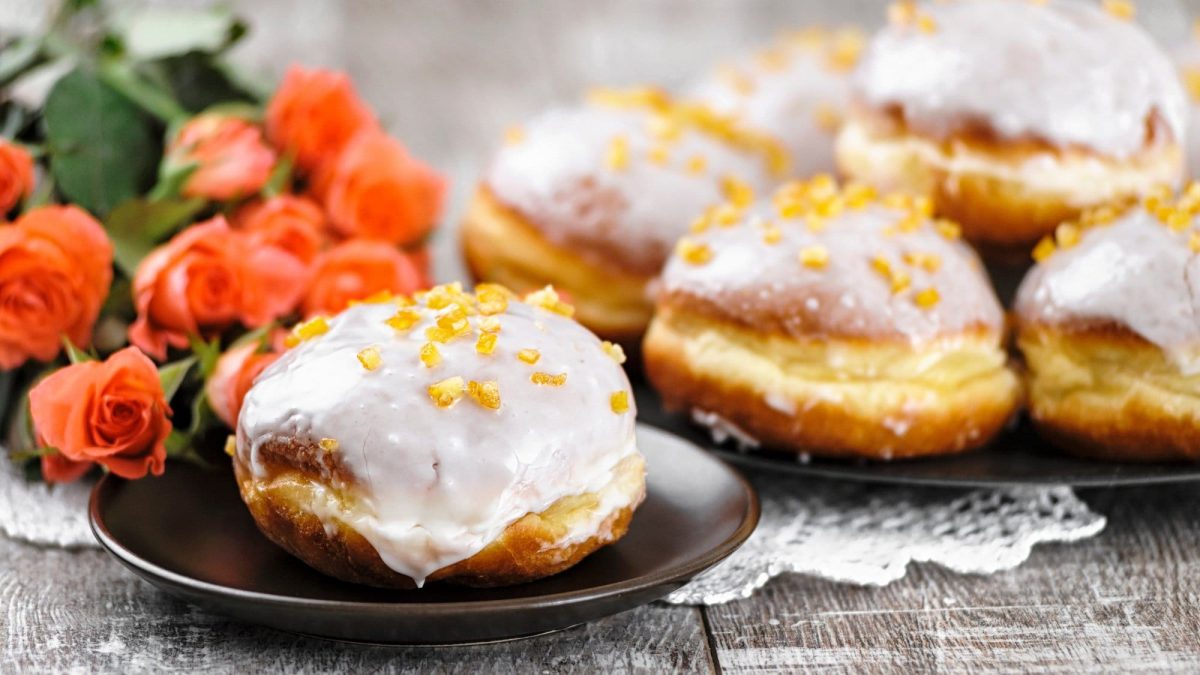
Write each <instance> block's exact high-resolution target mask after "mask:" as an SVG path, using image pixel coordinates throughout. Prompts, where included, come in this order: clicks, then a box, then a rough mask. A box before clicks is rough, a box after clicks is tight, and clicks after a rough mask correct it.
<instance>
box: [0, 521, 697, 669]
mask: <svg viewBox="0 0 1200 675" xmlns="http://www.w3.org/2000/svg"><path fill="white" fill-rule="evenodd" d="M0 561H2V562H0V641H2V647H0V654H2V656H0V671H4V672H47V671H64V670H78V671H86V672H96V671H118V672H147V671H165V670H172V671H184V672H190V671H198V670H205V671H211V672H230V673H233V672H247V671H248V670H253V671H261V672H293V671H304V672H364V671H386V672H423V673H424V672H446V673H455V672H464V673H473V672H487V673H507V672H530V671H537V672H543V671H552V672H559V671H566V670H584V671H593V672H634V671H656V672H662V671H679V670H684V671H694V672H706V671H711V670H712V663H711V662H710V660H709V651H708V649H707V647H706V643H705V639H704V629H703V627H702V625H701V620H700V613H699V610H697V609H693V608H688V607H668V606H650V607H643V608H641V609H637V610H633V611H630V612H626V613H624V614H620V615H618V616H614V617H611V618H609V619H605V620H602V621H597V622H595V623H592V624H589V625H587V626H581V627H577V628H572V629H570V630H567V631H564V632H561V633H557V634H551V635H545V636H542V637H538V638H533V639H530V640H525V641H520V642H509V643H502V644H496V645H481V646H474V647H455V648H416V647H412V648H387V647H372V646H359V645H351V644H344V643H336V642H328V641H324V640H318V639H314V638H307V637H303V636H299V635H291V634H287V633H280V632H276V631H272V630H269V629H265V628H257V627H253V626H247V625H243V624H238V623H234V622H231V621H228V620H226V619H224V618H221V617H219V616H215V615H212V614H209V613H207V612H204V611H202V610H199V609H196V608H194V607H191V606H189V605H187V604H185V603H183V602H180V601H177V600H175V599H173V598H171V597H170V596H168V595H166V594H164V593H162V592H160V591H158V590H157V589H155V588H153V587H152V586H150V585H149V584H147V583H145V582H143V581H141V580H140V579H138V578H137V577H135V576H133V574H131V573H129V572H127V571H126V570H125V568H123V567H121V566H120V565H119V564H118V563H117V562H116V561H115V560H114V559H112V558H110V557H109V556H108V555H107V554H106V553H103V552H101V551H96V550H87V551H74V552H72V551H62V550H55V549H41V548H37V547H33V546H28V545H25V544H20V543H17V542H15V541H12V540H8V539H5V538H2V537H0Z"/></svg>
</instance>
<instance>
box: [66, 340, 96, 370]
mask: <svg viewBox="0 0 1200 675" xmlns="http://www.w3.org/2000/svg"><path fill="white" fill-rule="evenodd" d="M62 343H63V351H64V352H66V354H67V360H68V361H70V362H71V365H75V364H78V363H87V362H88V361H95V360H96V357H95V356H93V355H92V354H90V353H88V352H86V351H84V350H82V349H80V348H79V347H76V346H75V343H74V342H71V339H70V338H68V337H67V336H66V335H64V336H63V338H62Z"/></svg>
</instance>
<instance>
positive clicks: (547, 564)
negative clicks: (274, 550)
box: [233, 284, 645, 588]
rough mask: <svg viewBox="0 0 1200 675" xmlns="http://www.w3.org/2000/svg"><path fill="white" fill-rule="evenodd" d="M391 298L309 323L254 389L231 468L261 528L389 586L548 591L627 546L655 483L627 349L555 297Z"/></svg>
mask: <svg viewBox="0 0 1200 675" xmlns="http://www.w3.org/2000/svg"><path fill="white" fill-rule="evenodd" d="M377 300H379V301H378V302H366V303H362V304H358V305H355V306H352V307H350V308H348V309H346V310H345V311H343V312H342V313H341V314H338V315H337V316H334V317H332V318H328V319H326V318H321V317H318V318H316V319H312V320H310V321H308V322H306V323H303V324H300V325H299V326H297V327H296V329H295V330H294V331H293V340H292V341H293V342H294V343H295V345H294V346H293V347H292V348H291V349H289V351H287V352H286V353H285V354H284V355H283V356H281V357H280V359H279V360H278V361H277V362H275V363H274V364H272V366H270V367H269V368H268V369H267V370H265V371H264V372H263V373H262V375H261V376H260V377H259V378H258V379H257V381H256V382H255V383H254V386H253V387H252V388H251V389H250V391H249V393H247V395H246V398H245V403H244V404H243V407H242V411H241V414H240V416H239V418H238V424H237V437H236V446H235V447H234V448H233V464H234V469H235V474H236V476H237V481H238V487H239V489H240V492H241V495H242V499H243V500H244V501H245V503H246V505H247V506H248V507H249V509H250V513H251V514H252V515H253V517H254V520H255V522H256V523H257V524H258V527H259V529H260V530H262V532H263V534H265V535H266V536H267V537H268V538H269V539H271V540H272V541H274V542H275V543H276V544H278V545H280V546H281V547H283V548H284V549H286V550H287V551H289V552H290V553H292V554H293V555H295V556H296V557H298V558H299V559H301V560H303V561H304V562H305V563H307V564H308V565H310V566H312V567H314V568H315V569H317V570H319V571H321V572H324V573H325V574H328V575H331V576H334V577H337V578H339V579H342V580H345V581H350V582H354V583H362V584H369V585H372V586H379V587H391V588H411V587H413V586H421V585H422V584H424V583H425V582H427V581H444V582H449V583H456V584H463V585H470V586H499V585H508V584H516V583H522V582H527V581H532V580H534V579H539V578H542V577H546V576H549V575H552V574H556V573H558V572H561V571H563V570H565V569H567V568H569V567H571V566H572V565H574V564H576V563H577V562H579V561H580V560H581V559H583V558H584V557H585V556H587V555H588V554H590V553H591V552H593V551H594V550H596V549H598V548H600V547H602V546H605V545H607V544H610V543H612V542H614V541H616V540H618V539H620V538H621V537H622V536H623V535H624V534H625V532H626V530H627V528H628V526H629V522H630V519H631V517H632V516H633V512H634V510H635V509H636V508H637V506H638V504H639V503H640V502H641V501H642V498H643V496H644V494H645V476H644V461H643V458H642V456H641V454H640V453H639V452H638V448H637V444H636V439H635V435H634V418H635V415H636V409H635V407H634V403H633V400H632V395H631V393H630V386H629V380H628V379H627V378H626V376H625V372H624V371H623V370H622V368H621V365H620V361H622V360H623V359H624V355H623V353H622V352H621V351H620V348H619V347H617V346H615V345H612V344H610V343H605V342H602V341H601V340H599V339H598V338H596V336H595V335H593V334H592V333H590V332H589V331H588V330H587V329H585V328H583V327H582V326H580V325H579V324H578V323H576V322H575V321H573V320H572V319H571V318H569V316H568V315H569V313H570V307H569V306H568V305H566V304H565V303H564V302H562V300H560V299H559V298H558V296H557V295H556V294H555V293H554V291H553V290H552V289H544V290H542V291H538V292H536V293H534V294H531V295H529V296H527V297H526V298H525V300H524V301H521V300H518V299H517V298H516V297H515V296H513V295H512V294H511V293H509V292H508V291H507V290H506V289H503V288H502V287H499V286H495V285H484V286H481V287H479V288H478V289H477V290H476V292H475V293H466V292H463V291H462V290H461V286H459V285H457V284H453V285H446V286H439V287H436V288H434V289H432V290H430V291H428V292H424V293H419V294H417V295H415V296H412V297H398V298H392V299H378V298H377Z"/></svg>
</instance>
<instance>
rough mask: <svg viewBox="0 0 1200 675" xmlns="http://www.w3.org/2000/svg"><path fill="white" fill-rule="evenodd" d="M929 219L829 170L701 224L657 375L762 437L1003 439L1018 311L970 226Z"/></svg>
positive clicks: (669, 303)
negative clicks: (967, 238) (1010, 335)
mask: <svg viewBox="0 0 1200 675" xmlns="http://www.w3.org/2000/svg"><path fill="white" fill-rule="evenodd" d="M929 213H930V205H929V200H928V199H925V198H913V197H910V196H907V195H891V196H888V197H885V198H883V199H880V198H877V197H876V196H875V195H874V194H873V190H871V189H870V188H866V187H863V186H849V187H847V188H846V189H845V190H844V191H842V190H839V189H838V187H837V185H836V183H835V182H834V181H833V180H832V179H831V178H829V177H828V176H818V177H816V178H814V179H812V180H811V181H809V182H806V183H793V184H789V185H785V186H784V187H782V188H780V190H779V191H778V192H776V194H775V196H774V199H773V200H772V201H771V202H767V203H765V204H758V205H756V206H755V207H753V208H751V209H749V210H747V211H746V212H745V213H744V214H741V215H740V216H739V217H738V218H737V219H736V220H734V219H730V220H727V221H725V222H720V221H717V222H711V223H702V224H701V225H700V226H699V227H697V228H695V229H696V230H697V233H694V234H690V235H688V236H687V237H685V238H683V239H681V240H680V243H679V247H678V249H677V254H676V255H675V256H673V257H672V259H671V261H670V262H669V263H668V264H667V266H666V268H665V270H664V272H663V276H662V280H661V284H660V289H659V293H658V296H657V309H658V311H657V313H656V315H655V318H654V321H653V323H651V325H650V329H649V331H648V332H647V334H646V340H645V344H644V345H643V359H644V362H645V363H644V365H645V369H646V373H647V375H648V376H649V379H650V381H651V382H652V383H653V384H654V387H655V388H656V389H657V390H658V391H659V393H660V394H662V396H663V399H664V401H665V403H666V405H667V406H668V407H670V408H674V409H685V410H690V411H691V412H692V414H693V417H694V418H695V419H696V420H697V421H698V422H700V423H702V424H705V425H707V426H710V427H713V428H714V431H716V432H717V433H719V434H722V435H733V436H735V437H737V438H739V439H740V440H741V441H742V442H743V444H748V445H751V446H755V445H758V444H762V445H764V446H767V447H770V448H772V449H778V450H785V451H792V452H796V453H804V454H812V455H818V456H828V457H858V458H869V459H885V460H886V459H894V458H903V457H916V456H921V455H937V454H947V453H954V452H959V451H963V450H967V449H970V448H974V447H977V446H980V445H982V444H984V443H986V442H987V441H988V440H989V439H990V438H991V437H992V436H993V435H994V434H995V433H996V432H997V431H998V430H1000V429H1001V428H1002V427H1003V426H1004V424H1005V422H1006V421H1007V420H1008V419H1009V418H1010V417H1011V416H1012V414H1013V412H1014V409H1015V408H1016V406H1017V403H1018V399H1019V398H1020V396H1019V394H1020V392H1019V389H1020V387H1019V382H1018V379H1017V377H1016V376H1015V375H1014V374H1013V373H1012V372H1011V371H1010V370H1009V369H1008V367H1007V364H1006V361H1007V357H1006V354H1005V350H1004V348H1003V346H1002V340H1003V332H1004V314H1003V312H1002V310H1001V309H1000V306H999V303H998V302H997V300H996V296H995V293H994V292H993V291H992V289H991V287H990V286H989V285H988V282H987V278H986V277H985V276H984V274H983V272H982V270H981V267H980V263H979V260H978V258H977V257H976V256H975V254H974V252H973V251H972V250H971V248H970V247H969V246H967V245H966V244H965V243H963V242H962V241H961V240H960V239H959V234H960V233H959V230H958V227H957V226H956V225H954V224H953V223H950V222H948V221H933V220H931V219H930V217H929Z"/></svg>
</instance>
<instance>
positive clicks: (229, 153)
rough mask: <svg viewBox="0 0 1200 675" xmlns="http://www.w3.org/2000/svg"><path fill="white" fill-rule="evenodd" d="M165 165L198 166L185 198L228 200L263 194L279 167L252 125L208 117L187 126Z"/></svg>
mask: <svg viewBox="0 0 1200 675" xmlns="http://www.w3.org/2000/svg"><path fill="white" fill-rule="evenodd" d="M165 161H166V162H167V163H168V164H173V165H180V166H182V165H187V164H196V165H197V166H196V169H195V171H193V172H192V173H191V175H189V176H188V178H187V181H186V182H185V183H184V184H183V195H184V196H185V197H203V198H205V199H217V200H226V199H233V198H234V197H242V196H245V195H249V194H253V193H255V192H258V191H259V190H261V189H262V187H263V186H264V185H266V183H267V179H268V178H270V177H271V168H272V167H274V166H275V151H274V150H272V149H271V148H270V147H269V146H267V144H266V142H265V141H264V140H263V135H262V131H261V130H260V129H259V128H258V127H257V126H255V125H253V124H251V123H250V122H247V121H246V120H244V119H241V118H238V117H232V116H228V115H219V114H216V113H205V114H201V115H197V116H196V117H193V118H192V119H191V120H189V121H188V122H187V124H185V125H183V128H182V129H180V130H179V133H178V134H177V135H176V136H175V140H173V141H172V142H171V145H170V147H169V148H168V149H167V156H166V160H165Z"/></svg>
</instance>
